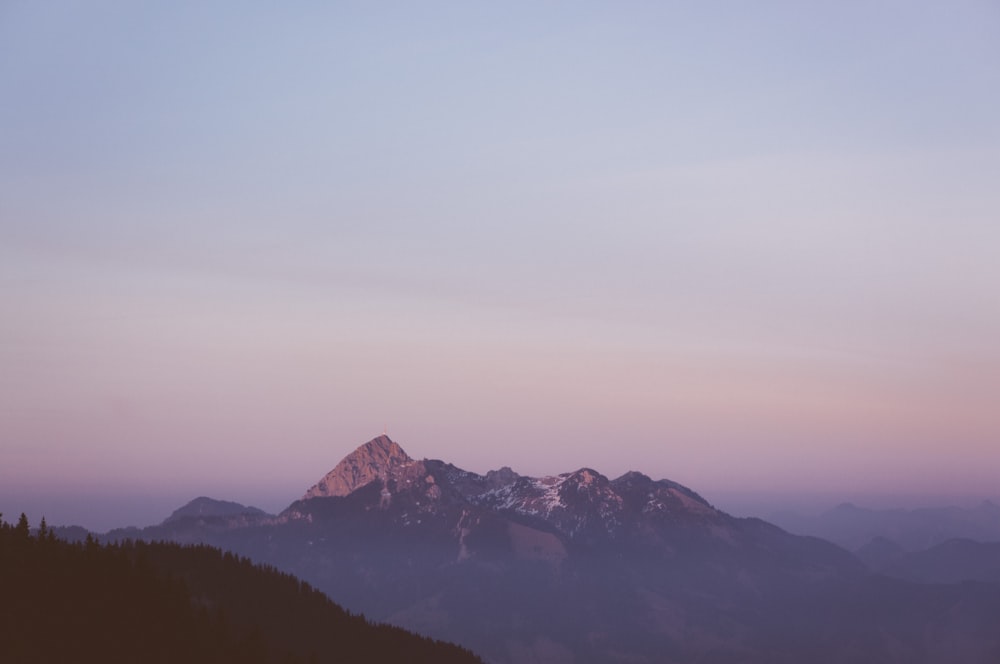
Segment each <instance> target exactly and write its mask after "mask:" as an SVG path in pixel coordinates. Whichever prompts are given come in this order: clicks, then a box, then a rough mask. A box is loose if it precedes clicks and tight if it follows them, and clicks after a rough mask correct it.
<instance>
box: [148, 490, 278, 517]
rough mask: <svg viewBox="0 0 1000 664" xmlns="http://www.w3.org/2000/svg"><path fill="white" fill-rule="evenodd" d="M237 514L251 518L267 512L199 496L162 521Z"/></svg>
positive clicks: (236, 515) (264, 514)
mask: <svg viewBox="0 0 1000 664" xmlns="http://www.w3.org/2000/svg"><path fill="white" fill-rule="evenodd" d="M239 516H247V517H250V518H253V517H260V516H267V512H265V511H264V510H262V509H258V508H256V507H247V506H246V505H241V504H239V503H234V502H231V501H228V500H215V499H213V498H207V497H205V496H201V497H199V498H195V499H194V500H192V501H191V502H189V503H188V504H186V505H184V506H183V507H179V508H178V509H176V510H174V512H173V514H171V515H170V516H168V517H167V518H166V519H164V521H163V523H171V522H174V521H180V520H181V519H188V518H206V517H209V518H210V517H239Z"/></svg>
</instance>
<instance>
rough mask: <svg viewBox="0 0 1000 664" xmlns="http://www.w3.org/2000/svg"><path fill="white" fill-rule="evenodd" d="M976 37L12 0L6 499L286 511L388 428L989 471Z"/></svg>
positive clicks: (999, 287) (774, 23) (999, 209)
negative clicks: (211, 504)
mask: <svg viewBox="0 0 1000 664" xmlns="http://www.w3.org/2000/svg"><path fill="white" fill-rule="evenodd" d="M998 62H1000V8H998V6H997V5H996V3H993V2H985V1H983V2H957V3H946V4H945V3H937V2H876V3H827V5H826V6H816V5H815V4H811V5H803V4H802V3H793V2H788V3H785V2H771V3H763V4H760V3H756V4H755V5H754V6H750V5H746V6H744V5H740V4H738V3H711V2H709V3H701V2H698V3H695V2H692V3H676V4H672V5H671V6H670V7H662V6H657V5H655V4H654V5H653V6H649V5H648V4H644V3H634V4H633V3H614V4H602V3H573V4H559V3H546V4H545V5H543V6H537V3H516V2H515V3H500V4H494V5H487V4H485V3H484V4H483V5H482V6H470V5H469V4H468V3H453V4H442V3H419V5H417V4H410V3H403V4H398V5H393V4H375V3H316V4H314V5H313V4H310V3H304V4H302V5H300V6H298V7H296V8H289V7H285V6H277V5H273V6H272V5H267V4H258V3H235V2H233V3H226V2H222V3H211V6H210V7H203V6H199V4H198V3H195V4H191V5H186V6H182V5H180V4H178V3H162V4H158V3H142V4H140V5H136V4H132V3H110V2H109V3H103V2H98V3H73V2H54V3H44V4H40V3H5V4H4V5H3V6H0V101H2V103H0V499H2V498H4V496H7V497H8V502H10V501H11V500H13V499H12V498H10V497H11V496H28V495H32V496H38V495H43V494H44V493H45V491H40V487H52V491H53V493H58V494H59V495H65V496H75V495H85V496H92V497H94V500H95V502H94V505H95V507H94V508H93V510H94V515H93V517H92V520H93V522H94V523H97V522H100V523H101V524H102V525H104V524H106V523H107V522H108V520H109V519H103V520H102V517H101V514H105V513H106V511H102V510H106V507H105V508H98V507H96V505H97V504H98V502H99V501H97V497H103V498H101V499H100V500H102V501H105V502H103V503H101V504H103V505H108V504H111V503H113V502H114V499H115V496H125V495H129V496H136V495H142V494H146V495H147V496H151V497H155V496H164V498H163V499H162V500H161V501H160V502H162V503H163V505H165V506H167V507H169V509H168V508H167V507H163V510H165V511H164V513H163V514H160V512H159V511H156V510H160V507H156V508H155V509H154V508H152V507H149V508H148V509H147V512H146V513H149V514H153V513H154V512H155V516H156V518H162V516H166V514H167V513H169V511H170V509H172V506H171V505H172V503H171V502H170V501H173V500H174V499H175V497H179V496H186V497H194V496H196V495H199V494H206V493H207V494H209V495H213V496H215V497H218V498H232V499H237V500H242V501H245V502H256V503H259V504H261V506H263V507H267V508H269V509H277V508H279V507H281V506H282V505H281V503H282V502H283V501H284V502H287V501H290V500H292V499H294V498H296V497H298V495H300V494H301V493H302V492H303V491H304V490H305V489H306V488H307V487H308V486H310V485H311V484H312V483H313V482H315V481H316V480H317V479H318V478H319V477H320V476H322V474H323V473H324V472H326V471H327V470H328V469H329V468H331V467H332V466H333V465H334V464H335V463H336V462H337V461H338V460H339V459H340V458H341V457H342V456H343V455H344V454H346V453H348V452H349V451H350V450H351V449H353V448H354V447H355V446H356V445H358V444H360V443H362V442H364V441H366V440H368V439H369V438H371V437H373V436H374V435H377V434H378V433H381V431H382V427H383V426H384V425H388V427H389V434H390V435H391V436H392V437H393V438H394V439H396V440H397V441H398V442H400V443H401V444H402V445H403V447H404V448H405V449H407V451H409V452H410V453H411V454H412V455H414V456H418V457H424V456H427V457H432V458H443V459H446V460H449V461H452V462H453V463H456V464H457V465H459V466H463V467H466V468H468V469H470V470H475V471H480V472H483V471H486V470H488V469H490V468H495V467H498V466H500V465H511V466H513V467H514V468H515V470H518V471H520V472H523V473H530V474H543V473H556V472H563V471H567V470H573V469H575V468H578V467H581V466H591V467H594V468H596V469H598V470H600V471H602V472H604V473H606V474H609V475H617V474H619V473H621V472H624V471H626V470H629V469H638V470H642V471H643V472H646V473H647V474H650V475H653V476H655V477H669V478H671V479H674V480H676V481H679V482H682V483H684V484H687V485H689V486H691V487H692V488H695V489H696V490H698V491H700V492H702V493H704V494H705V495H706V496H708V497H709V498H711V497H712V495H713V493H715V494H717V495H724V494H726V493H727V492H730V493H732V492H736V493H739V492H744V493H752V492H755V491H760V492H771V493H774V492H779V493H780V492H783V491H784V492H788V493H790V494H791V493H797V494H801V493H807V492H814V493H823V494H830V495H834V494H838V493H842V494H844V495H845V496H848V495H861V494H871V495H874V494H891V493H899V494H907V495H914V494H919V495H958V494H962V495H983V496H994V497H995V496H997V491H998V490H997V488H996V487H997V480H998V474H997V473H998V471H997V469H998V468H1000V416H998V414H997V404H998V403H1000V343H998V341H997V340H998V339H1000V260H998V256H1000V250H998V248H1000V223H997V220H1000V188H998V187H997V184H996V183H997V182H1000V122H998V121H997V118H1000V68H998V67H997V66H996V65H997V63H998ZM283 497H284V498H283ZM185 499H186V498H185ZM19 500H22V502H23V500H24V499H23V498H21V499H19ZM149 500H150V501H152V500H153V498H149ZM157 500H159V499H157ZM159 504H160V503H157V505H159ZM29 507H30V506H29ZM0 510H3V511H4V512H5V513H10V512H12V511H13V510H12V509H11V508H10V507H6V506H5V505H3V504H0ZM122 514H123V516H121V519H126V518H131V517H126V516H125V515H124V513H122ZM152 518H153V517H150V520H152ZM51 520H53V521H55V522H58V521H59V520H60V519H59V517H58V515H56V516H55V517H54V518H52V519H51ZM112 525H114V524H112Z"/></svg>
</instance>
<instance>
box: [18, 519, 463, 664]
mask: <svg viewBox="0 0 1000 664" xmlns="http://www.w3.org/2000/svg"><path fill="white" fill-rule="evenodd" d="M22 524H23V526H21V525H19V526H18V527H12V526H9V525H6V524H3V523H2V522H0V587H2V588H3V593H2V594H0V661H2V662H10V663H12V664H15V663H21V662H24V663H27V662H104V663H107V664H112V663H116V662H122V663H125V662H129V663H131V662H191V663H194V664H197V663H199V662H204V663H205V664H209V663H211V664H220V663H221V664H226V663H229V662H232V663H233V664H235V663H236V662H239V663H240V664H278V663H279V662H280V663H281V664H295V663H298V662H302V663H305V662H315V663H319V662H344V661H351V662H361V661H377V662H428V663H430V662H433V663H435V664H437V663H438V662H453V663H455V664H458V663H467V664H472V663H474V662H478V661H480V660H479V659H478V658H476V657H475V656H474V655H472V653H470V652H468V651H466V650H463V649H460V648H458V647H456V646H454V645H451V644H447V643H441V642H435V641H433V640H430V639H426V638H422V637H419V636H416V635H414V634H410V633H407V632H404V631H403V630H401V629H399V628H395V627H390V626H387V625H377V624H372V623H370V622H368V621H367V620H366V619H365V618H364V617H362V616H357V615H352V614H350V613H348V612H347V611H345V610H344V609H343V608H341V607H339V606H337V605H336V604H334V603H333V602H331V601H330V600H329V599H328V598H326V597H325V596H324V595H322V594H321V593H319V592H318V591H316V590H314V589H312V588H311V587H309V586H308V585H307V584H305V583H302V582H300V581H299V580H298V579H295V578H293V577H291V576H289V575H287V574H281V573H279V572H277V571H276V570H273V569H265V568H262V567H259V566H255V565H253V564H251V563H250V561H248V560H246V559H241V558H238V557H236V556H234V555H232V554H230V553H225V554H224V553H223V552H222V551H220V550H218V549H213V548H209V547H204V546H199V547H181V546H179V545H176V544H166V543H162V542H157V543H151V544H146V543H143V542H126V543H121V544H115V545H110V546H101V545H99V544H97V543H96V542H95V541H94V540H93V539H88V540H87V541H86V542H84V543H70V542H66V541H62V540H58V539H56V538H55V536H54V535H53V534H52V532H51V531H45V530H42V529H39V531H38V532H37V534H36V535H34V536H32V535H30V534H29V529H28V527H27V521H26V520H24V521H22Z"/></svg>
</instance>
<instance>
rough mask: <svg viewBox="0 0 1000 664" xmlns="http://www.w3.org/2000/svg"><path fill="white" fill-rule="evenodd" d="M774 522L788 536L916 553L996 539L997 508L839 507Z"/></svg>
mask: <svg viewBox="0 0 1000 664" xmlns="http://www.w3.org/2000/svg"><path fill="white" fill-rule="evenodd" d="M774 519H775V520H776V522H777V523H778V524H779V525H781V526H782V527H784V528H786V529H788V530H789V531H791V532H795V533H799V534H802V535H812V536H814V537H822V538H823V539H826V540H830V541H831V542H835V543H836V544H839V545H840V546H842V547H844V548H845V549H848V550H850V551H856V550H858V549H859V548H861V547H862V546H865V545H867V544H868V543H869V542H871V541H872V540H873V539H875V538H878V537H880V538H883V539H886V540H888V541H890V542H895V543H896V544H898V545H900V546H901V547H902V548H903V549H904V550H905V551H922V550H924V549H928V548H930V547H932V546H936V545H938V544H942V543H944V542H947V541H948V540H951V539H971V540H977V541H980V542H995V541H1000V506H997V505H995V504H994V503H992V502H990V501H984V502H983V503H982V504H980V505H979V506H978V507H975V508H973V509H966V508H961V507H934V508H921V509H909V510H908V509H889V510H874V509H867V508H864V507H858V506H857V505H853V504H851V503H844V504H842V505H838V506H837V507H835V508H834V509H832V510H828V511H826V512H824V513H822V514H820V515H818V516H812V517H810V516H802V515H796V514H787V513H786V514H781V515H775V517H774Z"/></svg>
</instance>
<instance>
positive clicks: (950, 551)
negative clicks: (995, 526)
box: [875, 539, 1000, 584]
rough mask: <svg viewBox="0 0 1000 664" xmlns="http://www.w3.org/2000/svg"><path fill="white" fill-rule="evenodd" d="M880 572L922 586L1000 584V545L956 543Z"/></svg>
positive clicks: (906, 556) (911, 556)
mask: <svg viewBox="0 0 1000 664" xmlns="http://www.w3.org/2000/svg"><path fill="white" fill-rule="evenodd" d="M875 569H877V570H878V571H879V572H881V573H882V574H885V575H887V576H892V577H895V578H899V579H906V580H908V581H916V582H920V583H959V582H961V581H984V582H988V583H997V584H1000V542H974V541H972V540H963V539H954V540H948V541H947V542H944V543H943V544H938V545H937V546H933V547H931V548H929V549H926V550H924V551H916V552H914V553H907V554H903V555H900V556H896V557H894V558H891V559H890V560H887V561H885V562H884V563H883V564H882V565H881V566H879V567H876V568H875Z"/></svg>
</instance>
